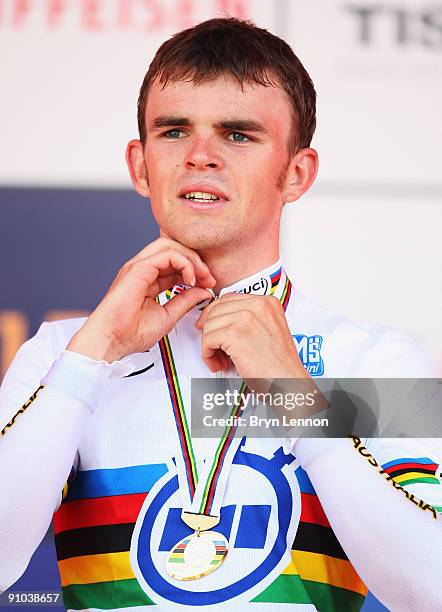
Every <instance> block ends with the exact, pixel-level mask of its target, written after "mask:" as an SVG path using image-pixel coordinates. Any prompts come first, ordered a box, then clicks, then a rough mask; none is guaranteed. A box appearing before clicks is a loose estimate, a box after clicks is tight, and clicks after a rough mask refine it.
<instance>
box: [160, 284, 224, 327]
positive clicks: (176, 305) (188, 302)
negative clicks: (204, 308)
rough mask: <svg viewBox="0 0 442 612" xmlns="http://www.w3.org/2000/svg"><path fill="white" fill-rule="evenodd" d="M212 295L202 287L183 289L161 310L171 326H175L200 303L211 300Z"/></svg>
mask: <svg viewBox="0 0 442 612" xmlns="http://www.w3.org/2000/svg"><path fill="white" fill-rule="evenodd" d="M212 297H213V295H212V293H211V292H210V291H209V290H208V289H203V288H202V287H192V288H190V289H185V290H184V291H183V292H182V293H180V294H179V295H175V296H174V297H173V298H172V299H171V300H170V301H169V302H167V303H166V304H164V306H163V308H164V310H166V311H167V313H168V315H169V316H170V319H171V322H172V325H175V324H176V323H177V322H178V321H179V320H180V319H181V318H182V317H183V316H184V315H185V314H186V313H187V312H189V310H191V309H192V308H193V307H194V306H196V305H197V304H198V302H202V301H203V300H207V299H209V298H212Z"/></svg>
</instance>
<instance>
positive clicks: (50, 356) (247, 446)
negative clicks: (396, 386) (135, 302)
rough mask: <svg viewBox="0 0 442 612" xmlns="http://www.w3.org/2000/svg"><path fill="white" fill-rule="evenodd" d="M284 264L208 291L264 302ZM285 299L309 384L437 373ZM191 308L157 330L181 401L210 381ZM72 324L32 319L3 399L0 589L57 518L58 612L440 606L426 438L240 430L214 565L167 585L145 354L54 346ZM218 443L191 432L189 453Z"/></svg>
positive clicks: (164, 421)
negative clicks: (224, 544) (266, 434)
mask: <svg viewBox="0 0 442 612" xmlns="http://www.w3.org/2000/svg"><path fill="white" fill-rule="evenodd" d="M280 268H281V262H280V261H279V262H276V263H275V264H274V265H273V266H271V267H269V268H267V269H265V270H262V271H259V272H257V273H256V274H254V275H252V276H250V277H248V278H246V279H243V280H242V281H239V282H238V283H235V284H234V285H232V286H230V287H226V288H224V289H223V290H222V292H221V293H222V294H224V293H226V292H229V291H241V292H246V293H255V294H268V293H272V292H273V291H276V293H275V295H277V293H278V291H279V290H280V288H281V287H282V286H283V285H282V284H281V283H284V282H285V274H284V272H283V271H282V272H281V271H280ZM278 273H279V277H278ZM275 278H276V279H278V278H279V280H278V282H276V281H275ZM178 291H180V288H174V289H173V290H171V291H168V292H165V293H164V294H162V296H161V300H162V301H164V300H167V299H171V298H172V297H173V294H174V293H176V292H178ZM280 293H281V291H280ZM277 297H280V295H277ZM286 301H287V303H286V306H287V309H286V318H287V322H288V325H289V328H290V331H291V333H292V335H293V338H294V342H295V343H296V346H297V349H298V352H299V355H300V358H301V360H302V362H303V364H304V367H305V368H306V370H307V371H308V372H309V373H310V375H311V376H312V377H342V378H352V377H371V378H375V377H392V378H407V377H410V378H411V377H412V378H420V377H431V376H433V371H432V369H431V365H430V364H429V362H428V361H427V359H426V358H425V356H424V355H423V353H422V352H421V351H420V350H419V349H418V348H417V347H416V346H415V345H414V344H413V343H412V342H411V341H410V340H409V339H407V338H406V337H405V336H403V335H401V334H400V333H398V332H395V331H392V330H389V329H386V328H383V327H379V326H373V325H365V324H360V323H355V322H352V321H349V320H347V319H346V318H344V317H342V316H337V315H335V314H332V313H330V312H329V311H327V310H325V309H323V308H322V307H320V306H318V305H316V304H314V303H312V302H311V301H309V300H307V299H306V298H305V297H304V296H302V295H301V294H300V293H299V292H297V291H296V290H294V289H293V290H292V292H291V295H290V294H289V296H288V297H287V299H286ZM201 307H202V306H201V305H199V306H197V307H195V308H194V309H193V310H192V311H190V312H189V313H188V314H187V315H186V316H185V317H183V318H182V319H181V320H180V321H179V323H178V324H177V325H176V327H175V329H174V330H173V331H172V332H171V333H170V334H169V339H170V342H171V347H172V350H173V354H174V361H175V366H176V369H177V372H178V375H179V377H180V381H181V383H182V388H183V389H184V394H185V395H186V397H187V393H188V387H189V381H190V379H191V378H192V377H200V378H204V377H206V378H212V377H214V375H213V374H212V373H211V372H210V371H209V370H208V369H207V367H206V366H205V365H204V363H203V361H202V360H201V356H200V335H201V332H200V331H199V330H197V329H195V327H194V325H193V323H194V322H195V320H196V318H197V317H198V316H199V314H200V309H201ZM84 321H85V319H84V318H77V319H68V320H64V321H57V322H51V323H46V322H45V323H43V324H42V325H41V327H40V329H39V330H38V332H37V334H36V335H35V336H34V337H33V338H31V339H30V340H28V341H27V342H26V343H25V344H24V345H23V346H22V347H21V349H20V350H19V351H18V353H17V355H16V357H15V359H14V361H13V363H12V365H11V367H10V368H9V370H8V372H7V374H6V376H5V378H4V381H3V384H2V387H1V389H0V427H1V428H2V434H3V435H2V436H1V437H0V490H1V491H2V492H3V493H5V492H6V494H3V495H2V496H1V499H0V517H1V521H0V590H4V589H6V588H9V587H10V586H11V585H12V584H13V583H14V582H15V581H16V580H17V579H18V578H19V577H20V576H21V574H22V573H23V572H24V570H25V569H26V567H27V565H28V563H29V560H30V558H31V556H32V554H33V552H34V551H35V549H36V548H37V546H38V544H39V543H40V541H41V540H42V538H43V537H44V535H45V533H46V531H47V529H48V527H49V525H50V522H51V520H52V518H53V520H54V532H55V544H56V550H57V556H58V565H59V570H60V576H61V583H62V589H63V598H64V603H65V607H66V608H67V609H69V610H100V609H107V610H109V609H112V610H123V609H124V610H132V609H133V610H137V611H138V610H141V609H143V606H148V605H152V604H156V605H157V609H160V610H175V609H177V610H178V609H187V610H196V609H201V608H202V607H204V608H208V609H218V608H219V609H223V608H226V609H231V608H232V606H236V607H237V609H239V610H245V609H247V610H248V609H250V610H261V609H263V610H294V609H296V610H299V611H302V610H315V609H316V610H333V611H341V610H345V611H347V610H358V609H359V608H360V606H361V605H362V602H363V599H364V597H365V595H366V593H367V589H370V590H371V591H372V592H373V593H374V594H375V595H376V596H377V597H378V598H379V599H380V600H381V601H382V602H383V603H384V604H385V605H386V606H388V607H389V609H391V610H401V611H404V610H422V609H428V610H430V609H432V610H440V609H442V588H441V587H440V576H441V575H442V561H441V555H440V552H439V550H440V546H441V544H442V521H441V519H440V518H439V512H442V487H441V486H440V483H441V480H440V477H441V474H440V463H441V447H440V444H439V442H438V441H437V440H436V439H422V440H417V439H405V438H403V439H381V438H379V439H364V440H358V439H347V438H344V439H308V438H305V437H301V438H295V439H293V440H291V442H288V441H287V439H275V438H268V439H254V438H249V437H246V438H244V439H243V440H242V443H241V445H240V446H239V448H238V450H237V452H236V454H235V458H234V460H233V464H232V467H231V470H230V473H229V477H228V481H227V486H226V490H225V494H224V499H223V502H222V509H221V521H220V523H219V525H218V526H217V527H216V530H217V531H219V532H221V533H222V534H223V535H224V536H225V537H226V538H227V539H228V540H229V552H228V554H227V557H226V560H225V561H224V563H222V564H221V566H220V567H219V568H218V569H217V570H216V571H214V572H213V573H210V574H209V575H207V576H205V577H203V578H201V579H199V580H191V581H178V580H175V579H174V578H171V577H170V576H169V575H168V573H167V572H166V569H165V567H166V558H167V556H168V554H169V552H170V551H171V549H172V548H173V547H174V545H175V544H176V543H177V542H178V541H179V540H180V539H181V538H183V537H185V536H186V535H187V534H189V533H190V530H189V528H188V527H187V526H186V525H185V524H184V523H183V522H182V520H181V517H180V515H181V507H182V500H181V497H180V492H179V488H178V479H177V472H176V459H175V458H176V456H177V454H176V453H177V435H176V429H175V423H174V421H173V418H172V409H171V405H170V402H168V401H167V398H166V397H165V396H164V395H163V394H162V393H160V391H159V385H160V384H161V383H162V381H163V382H164V378H165V372H164V368H163V363H162V359H161V355H160V350H159V346H158V344H157V345H155V346H153V347H152V348H151V349H150V350H149V351H146V352H145V353H137V354H133V355H130V356H128V357H126V358H124V359H122V360H120V361H118V362H114V363H113V364H108V363H106V362H104V361H103V362H100V361H95V360H93V359H90V358H88V357H85V356H82V355H79V354H77V353H73V352H71V351H66V350H65V347H66V346H67V344H68V343H69V340H70V339H71V338H72V336H73V335H74V334H75V332H76V331H77V330H78V329H79V328H80V327H81V325H82V324H83V323H84ZM188 409H189V408H188V403H187V405H186V410H188ZM214 442H215V441H214V440H204V439H195V440H194V449H195V454H196V456H197V458H198V460H200V461H202V459H203V458H205V457H207V456H210V453H211V451H213V444H214ZM66 481H68V482H66ZM61 490H63V494H62V495H61V496H60V491H61Z"/></svg>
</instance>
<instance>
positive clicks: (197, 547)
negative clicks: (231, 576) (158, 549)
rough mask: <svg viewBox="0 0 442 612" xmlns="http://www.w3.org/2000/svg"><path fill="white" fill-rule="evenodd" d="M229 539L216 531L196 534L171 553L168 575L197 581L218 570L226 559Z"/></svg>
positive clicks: (168, 562)
mask: <svg viewBox="0 0 442 612" xmlns="http://www.w3.org/2000/svg"><path fill="white" fill-rule="evenodd" d="M227 550H228V542H227V539H226V538H225V537H224V536H223V535H222V534H221V533H218V532H216V531H202V532H197V533H194V534H192V535H190V536H187V537H185V538H183V539H182V540H180V541H179V542H178V543H177V544H176V545H175V546H174V547H173V549H172V550H171V551H170V553H169V555H168V557H167V562H166V571H167V573H168V574H169V575H170V576H172V578H175V579H176V580H196V579H197V578H202V577H203V576H207V574H210V573H211V572H213V571H214V570H216V569H217V568H218V567H219V566H220V565H221V563H222V562H223V561H224V559H225V558H226V554H227Z"/></svg>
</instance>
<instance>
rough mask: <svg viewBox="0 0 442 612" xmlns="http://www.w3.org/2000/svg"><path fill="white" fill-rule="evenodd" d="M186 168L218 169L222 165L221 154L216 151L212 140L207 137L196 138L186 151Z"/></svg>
mask: <svg viewBox="0 0 442 612" xmlns="http://www.w3.org/2000/svg"><path fill="white" fill-rule="evenodd" d="M184 163H185V166H186V167H187V168H192V169H197V170H200V169H201V170H205V169H206V168H214V169H216V168H217V169H220V168H222V166H223V163H222V160H221V156H220V155H219V153H218V152H217V150H216V148H215V145H214V143H213V141H211V140H210V139H208V138H196V139H195V140H193V142H192V143H191V146H190V148H189V150H188V151H187V154H186V157H185V160H184Z"/></svg>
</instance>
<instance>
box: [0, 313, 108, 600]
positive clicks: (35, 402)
mask: <svg viewBox="0 0 442 612" xmlns="http://www.w3.org/2000/svg"><path fill="white" fill-rule="evenodd" d="M53 325H54V324H53V323H43V324H42V326H41V327H40V328H39V330H38V332H37V334H36V335H35V336H34V337H33V338H31V339H30V340H28V341H27V342H25V343H24V344H23V346H22V347H21V348H20V349H19V351H18V352H17V355H16V356H15V358H14V360H13V362H12V364H11V366H10V368H9V369H8V371H7V373H6V375H5V377H4V380H3V383H2V385H1V388H0V431H1V435H0V490H2V491H7V492H8V494H7V495H2V496H0V516H1V517H2V520H1V521H0V558H3V559H6V558H7V559H8V563H7V564H6V563H3V564H0V592H1V591H3V590H5V589H7V588H9V587H10V586H11V585H12V584H13V583H14V582H15V581H16V580H17V579H18V578H19V577H20V576H21V575H22V574H23V572H24V571H25V569H26V567H27V565H28V563H29V561H30V559H31V556H32V555H33V553H34V551H35V550H36V548H37V546H38V545H39V544H40V542H41V540H42V539H43V537H44V535H45V534H46V532H47V530H48V527H49V525H50V523H51V520H52V516H53V513H54V511H55V510H56V509H57V508H58V507H59V505H60V503H61V500H62V496H63V493H62V491H63V490H64V491H66V481H67V480H68V479H69V475H70V474H72V475H73V474H74V472H72V468H73V466H74V470H75V466H76V465H77V464H78V448H79V444H80V440H81V437H82V434H83V430H84V427H85V425H86V423H87V421H88V419H89V417H90V415H91V414H92V412H93V411H94V409H95V406H96V403H97V398H98V396H99V393H100V389H101V385H102V384H104V381H105V380H106V378H107V375H108V373H107V372H106V368H105V366H103V365H102V364H100V363H99V362H93V360H89V359H88V358H86V357H84V358H83V356H81V355H78V354H75V353H70V352H69V351H64V350H63V349H64V347H61V352H60V350H58V351H57V346H58V345H57V342H55V343H54V337H53V334H52V330H53V327H52V326H53ZM58 344H59V342H58ZM58 348H59V347H58ZM108 365H109V364H108Z"/></svg>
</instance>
